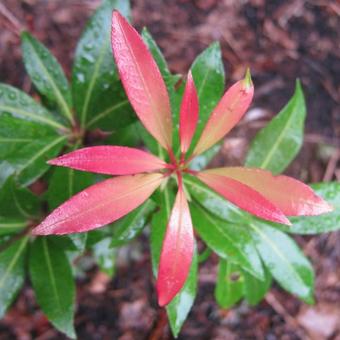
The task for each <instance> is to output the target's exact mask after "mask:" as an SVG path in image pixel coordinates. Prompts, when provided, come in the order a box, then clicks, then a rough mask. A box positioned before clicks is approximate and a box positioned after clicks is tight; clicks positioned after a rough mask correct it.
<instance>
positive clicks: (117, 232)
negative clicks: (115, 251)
mask: <svg viewBox="0 0 340 340" xmlns="http://www.w3.org/2000/svg"><path fill="white" fill-rule="evenodd" d="M155 208H156V204H155V203H154V202H153V201H152V200H150V199H149V200H147V201H146V202H145V203H144V204H142V205H141V206H140V207H138V208H137V209H135V210H133V211H132V212H131V213H129V214H128V215H126V216H125V217H123V218H122V219H120V220H119V221H117V222H116V223H114V224H113V225H112V227H113V229H112V242H111V245H112V246H113V247H117V246H120V245H123V244H125V243H127V242H129V241H131V240H133V239H134V238H135V237H137V236H138V235H139V234H140V233H141V232H142V230H143V228H144V226H145V224H146V222H147V220H148V218H149V216H150V214H151V212H152V211H154V210H155Z"/></svg>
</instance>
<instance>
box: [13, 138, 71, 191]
mask: <svg viewBox="0 0 340 340" xmlns="http://www.w3.org/2000/svg"><path fill="white" fill-rule="evenodd" d="M66 142H67V137H66V136H58V135H55V136H48V137H44V138H40V139H37V140H36V141H35V142H34V143H30V144H26V145H24V146H22V147H21V148H20V149H19V150H18V151H17V152H16V153H14V154H11V155H9V156H8V157H6V161H7V162H8V163H9V164H10V165H11V166H12V167H13V169H15V177H16V179H17V181H18V183H19V184H21V185H22V186H27V185H29V184H31V183H33V182H34V181H35V180H37V179H38V178H39V177H40V176H41V175H43V174H44V173H45V172H46V171H47V170H48V168H49V167H50V166H49V165H48V164H47V161H48V160H49V159H51V158H53V157H55V156H57V154H58V153H59V151H60V150H61V148H62V147H63V146H64V145H65V144H66Z"/></svg>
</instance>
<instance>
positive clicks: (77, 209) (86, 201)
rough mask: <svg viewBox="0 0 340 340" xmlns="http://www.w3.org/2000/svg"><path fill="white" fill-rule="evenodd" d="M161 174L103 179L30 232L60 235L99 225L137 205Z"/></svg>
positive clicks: (148, 193) (66, 203)
mask: <svg viewBox="0 0 340 340" xmlns="http://www.w3.org/2000/svg"><path fill="white" fill-rule="evenodd" d="M163 178H164V177H163V175H162V174H157V173H154V174H139V175H135V176H121V177H114V178H110V179H107V180H105V181H103V182H100V183H98V184H95V185H92V186H90V187H89V188H87V189H85V190H83V191H82V192H80V193H78V194H77V195H75V196H73V197H71V198H70V199H69V200H68V201H66V202H65V203H63V204H62V205H61V206H59V207H58V208H57V209H55V210H54V211H53V212H52V213H51V214H50V215H49V216H47V217H46V219H45V220H44V221H43V222H41V224H39V225H38V226H37V227H36V228H35V229H34V230H33V232H32V233H33V234H34V235H51V234H56V235H62V234H71V233H79V232H83V231H89V230H92V229H95V228H99V227H101V226H103V225H105V224H108V223H111V222H114V221H116V220H118V219H119V218H121V217H122V216H124V215H126V214H127V213H129V212H130V211H131V210H133V209H135V208H137V207H138V206H139V205H141V204H142V203H143V202H144V201H145V200H146V199H147V198H148V197H149V196H150V195H151V194H152V193H153V191H154V190H155V189H156V188H157V187H158V186H159V185H160V183H161V182H162V180H163Z"/></svg>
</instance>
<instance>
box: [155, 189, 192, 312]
mask: <svg viewBox="0 0 340 340" xmlns="http://www.w3.org/2000/svg"><path fill="white" fill-rule="evenodd" d="M193 251H194V235H193V228H192V222H191V216H190V211H189V207H188V202H187V200H186V197H185V194H184V192H183V189H182V187H181V186H180V187H179V190H178V193H177V196H176V200H175V204H174V207H173V209H172V212H171V215H170V220H169V224H168V226H167V231H166V234H165V238H164V241H163V247H162V252H161V258H160V264H159V270H158V278H157V292H158V303H159V305H160V306H165V305H167V304H168V303H169V302H171V300H172V299H173V298H174V297H175V295H176V294H177V293H178V292H179V291H180V290H181V288H182V287H183V285H184V283H185V281H186V279H187V276H188V274H189V270H190V265H191V261H192V257H193Z"/></svg>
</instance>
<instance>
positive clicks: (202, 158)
mask: <svg viewBox="0 0 340 340" xmlns="http://www.w3.org/2000/svg"><path fill="white" fill-rule="evenodd" d="M220 150H221V144H215V145H214V146H212V147H211V148H210V149H209V150H207V151H205V152H203V153H202V154H200V155H198V156H197V157H195V158H194V159H193V160H192V161H191V162H190V169H192V170H196V171H200V170H202V169H204V168H206V167H207V165H208V164H209V163H210V162H211V161H212V160H213V158H214V157H215V156H216V155H217V154H218V152H219V151H220Z"/></svg>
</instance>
